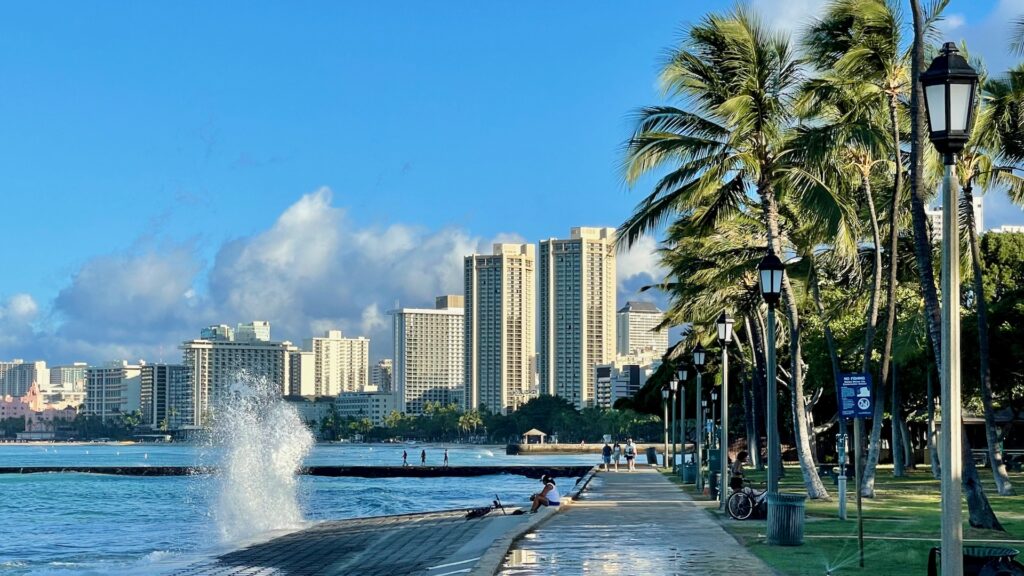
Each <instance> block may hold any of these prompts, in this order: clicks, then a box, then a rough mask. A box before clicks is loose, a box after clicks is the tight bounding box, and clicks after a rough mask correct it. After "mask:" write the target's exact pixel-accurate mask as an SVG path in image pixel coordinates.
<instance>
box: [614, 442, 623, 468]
mask: <svg viewBox="0 0 1024 576" xmlns="http://www.w3.org/2000/svg"><path fill="white" fill-rule="evenodd" d="M621 458H622V444H619V443H618V442H616V443H615V445H614V446H612V460H614V461H615V471H616V472H618V471H619V459H621Z"/></svg>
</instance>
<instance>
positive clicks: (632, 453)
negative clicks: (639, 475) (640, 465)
mask: <svg viewBox="0 0 1024 576" xmlns="http://www.w3.org/2000/svg"><path fill="white" fill-rule="evenodd" d="M625 453H626V467H627V469H628V470H629V471H630V472H633V471H634V470H636V444H633V439H632V438H629V439H627V440H626V449H625Z"/></svg>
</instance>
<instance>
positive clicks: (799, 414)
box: [758, 181, 830, 500]
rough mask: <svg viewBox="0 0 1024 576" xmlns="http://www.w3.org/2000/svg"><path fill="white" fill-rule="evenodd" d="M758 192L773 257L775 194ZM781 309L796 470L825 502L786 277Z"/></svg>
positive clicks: (777, 243)
mask: <svg viewBox="0 0 1024 576" xmlns="http://www.w3.org/2000/svg"><path fill="white" fill-rule="evenodd" d="M758 192H759V193H760V196H761V200H762V205H763V207H764V212H765V214H764V216H765V224H766V227H767V229H768V241H769V243H770V245H771V246H772V249H773V250H775V253H776V254H783V252H782V238H781V237H780V235H779V207H778V204H777V203H776V198H775V192H774V190H772V188H771V186H770V184H768V182H766V181H762V182H760V183H759V186H758ZM782 306H783V308H784V309H785V311H786V317H787V319H788V321H789V337H790V342H789V351H790V354H789V356H790V366H791V368H790V371H791V373H792V382H791V383H790V384H791V386H792V401H793V418H794V426H793V435H794V436H795V438H794V444H796V453H797V458H798V459H799V460H800V470H801V472H803V477H804V485H805V486H806V488H807V495H808V496H809V497H810V498H812V499H824V500H829V499H830V497H829V494H828V491H827V490H825V485H824V484H822V482H821V478H820V477H819V476H818V470H817V468H816V467H815V465H814V455H813V454H812V453H811V444H810V442H809V440H808V432H807V414H806V413H805V412H804V409H805V406H804V403H805V400H804V382H803V358H802V354H801V349H800V313H799V310H798V308H799V306H798V304H797V301H796V298H795V296H794V294H793V286H792V285H791V284H790V281H789V276H783V279H782ZM769 401H771V399H769Z"/></svg>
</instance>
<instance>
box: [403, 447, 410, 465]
mask: <svg viewBox="0 0 1024 576" xmlns="http://www.w3.org/2000/svg"><path fill="white" fill-rule="evenodd" d="M408 465H409V453H408V452H406V451H405V450H402V467H405V466H408Z"/></svg>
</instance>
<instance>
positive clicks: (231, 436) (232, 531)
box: [210, 373, 313, 542]
mask: <svg viewBox="0 0 1024 576" xmlns="http://www.w3.org/2000/svg"><path fill="white" fill-rule="evenodd" d="M210 432H211V433H210V442H211V444H212V447H213V448H214V449H215V451H216V452H217V453H218V455H219V460H220V461H219V462H218V465H217V469H218V472H217V476H216V478H215V480H214V481H215V484H216V487H215V492H214V494H215V496H214V498H213V516H214V520H215V523H216V526H217V529H218V532H219V534H220V539H221V541H222V542H237V541H239V540H245V539H248V538H252V537H254V536H256V535H258V534H261V533H264V532H268V531H271V530H282V529H289V528H298V527H300V526H301V525H302V511H301V510H300V508H299V499H298V477H297V476H296V472H297V470H298V469H299V467H300V466H301V465H302V461H303V460H304V459H305V457H306V455H307V454H308V453H309V451H310V450H311V449H312V447H313V434H312V433H311V432H310V431H309V429H308V428H307V427H306V425H305V424H303V422H302V420H301V419H300V418H299V414H298V411H296V409H295V408H294V407H292V406H289V405H288V403H287V402H285V401H284V400H283V399H282V398H281V389H280V387H279V386H278V385H275V384H274V383H272V382H270V381H269V380H268V379H267V378H265V377H254V376H251V375H247V374H245V373H242V374H240V375H239V376H238V377H237V378H236V379H235V383H234V384H233V385H232V386H231V389H230V391H229V392H228V393H227V394H225V395H224V396H223V397H222V398H220V399H218V401H217V402H216V404H215V408H214V414H213V426H212V428H211V431H210Z"/></svg>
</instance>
